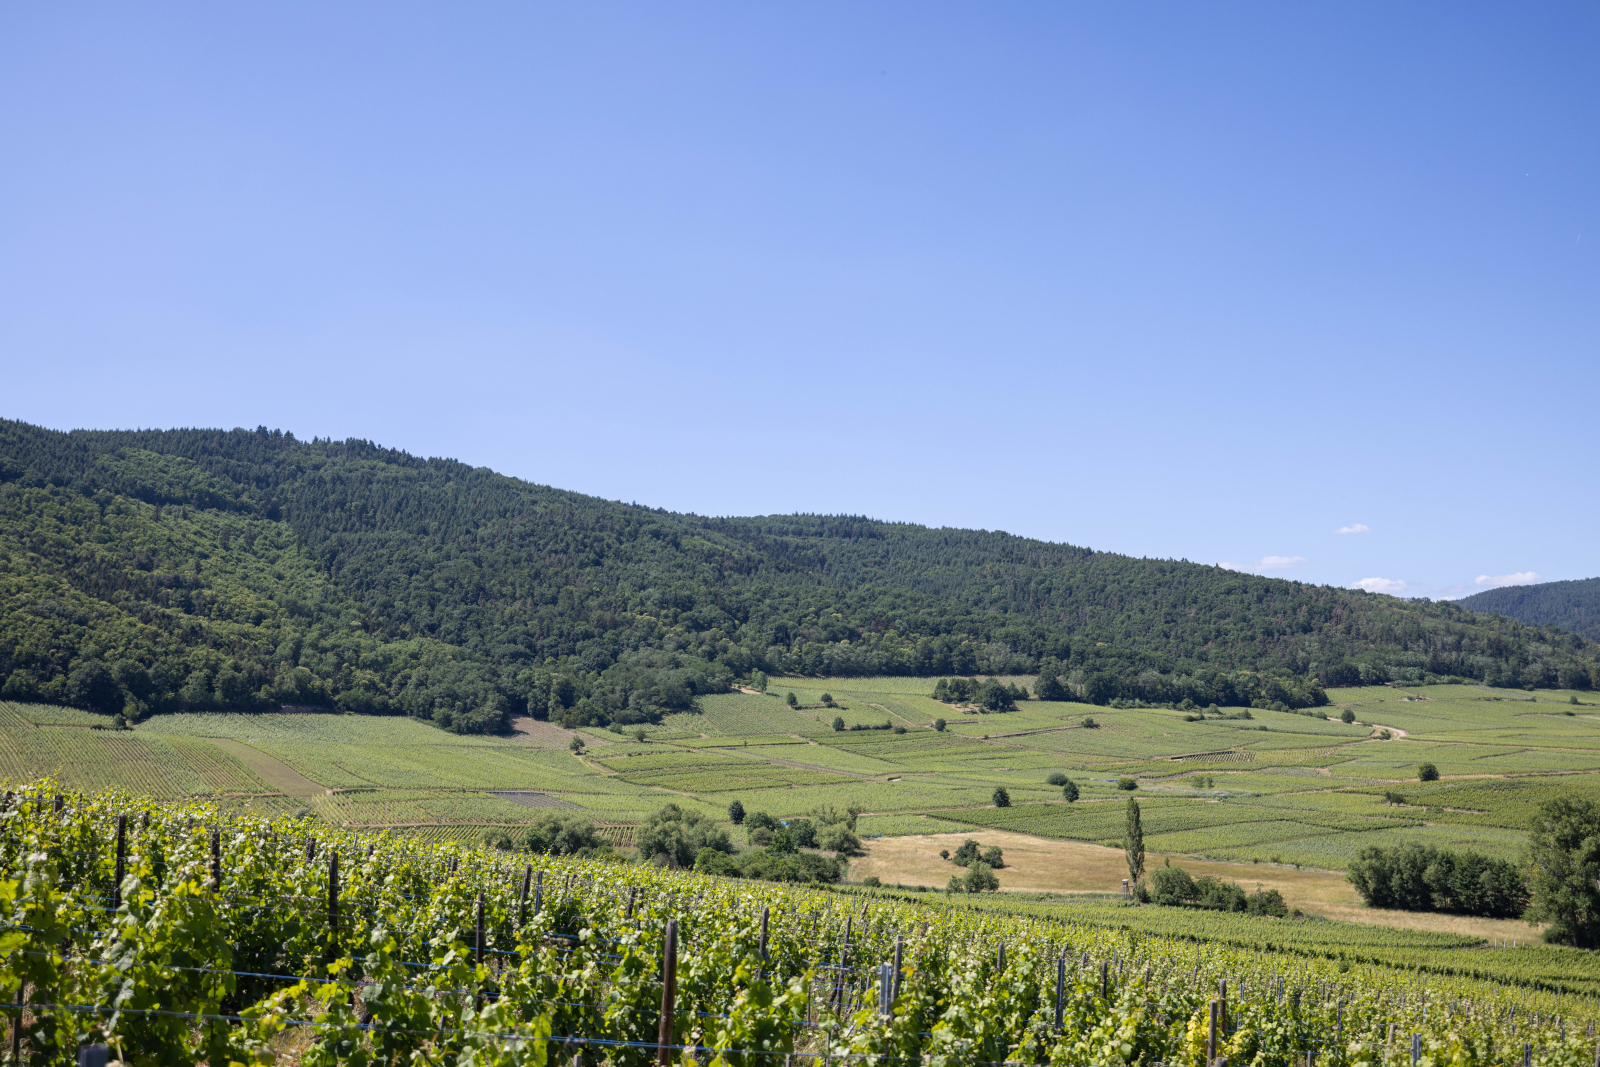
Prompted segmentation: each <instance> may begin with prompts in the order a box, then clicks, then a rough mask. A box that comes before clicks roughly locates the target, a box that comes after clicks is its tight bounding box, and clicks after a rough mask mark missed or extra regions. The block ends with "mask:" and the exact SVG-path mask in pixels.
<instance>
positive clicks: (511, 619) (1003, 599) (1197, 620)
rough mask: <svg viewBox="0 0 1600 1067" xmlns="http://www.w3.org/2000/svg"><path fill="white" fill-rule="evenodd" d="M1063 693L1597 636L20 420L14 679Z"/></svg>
mask: <svg viewBox="0 0 1600 1067" xmlns="http://www.w3.org/2000/svg"><path fill="white" fill-rule="evenodd" d="M1040 668H1045V669H1047V671H1048V672H1049V673H1051V674H1053V675H1055V676H1057V677H1058V678H1059V684H1060V692H1061V694H1062V695H1064V696H1065V697H1066V698H1067V699H1077V700H1085V701H1088V702H1091V703H1103V702H1106V701H1108V700H1111V699H1115V698H1119V697H1120V698H1127V699H1139V700H1145V701H1150V702H1167V701H1173V702H1181V701H1182V700H1184V699H1189V700H1192V701H1194V702H1195V703H1198V704H1210V703H1217V704H1221V705H1235V706H1237V705H1251V704H1254V705H1257V706H1273V705H1281V706H1288V707H1305V706H1314V705H1317V704H1320V703H1323V702H1325V701H1326V699H1327V698H1326V695H1325V692H1324V690H1325V689H1326V688H1327V687H1330V686H1339V685H1350V684H1357V683H1361V682H1376V681H1384V680H1407V681H1425V680H1438V679H1445V678H1463V679H1482V680H1486V681H1489V682H1493V683H1495V684H1499V685H1516V686H1551V685H1562V686H1579V687H1585V688H1586V687H1589V686H1590V685H1591V684H1594V683H1595V682H1597V681H1600V667H1597V664H1596V646H1595V645H1594V644H1592V643H1590V642H1588V641H1585V640H1584V639H1582V638H1580V637H1578V636H1576V635H1573V634H1570V633H1566V632H1562V631H1559V630H1555V629H1551V628H1537V627H1532V626H1527V625H1524V624H1522V623H1520V622H1517V621H1515V620H1513V619H1510V618H1505V617H1501V616H1486V615H1480V614H1475V613H1473V612H1470V611H1467V610H1464V609H1463V608H1461V607H1460V606H1458V605H1454V604H1442V603H1441V604H1435V603H1429V602H1427V601H1401V600H1396V599H1393V598H1390V597H1385V596H1380V595H1376V594H1369V593H1365V592H1361V591H1353V590H1344V589H1334V588H1329V587H1325V586H1311V585H1303V584H1300V583H1297V582H1288V581H1281V580H1276V579H1269V578H1260V577H1255V576H1252V575H1246V574H1240V573H1236V572H1233V571H1228V570H1223V569H1220V568H1217V567H1210V566H1203V565H1199V564H1192V563H1187V562H1177V561H1171V560H1148V559H1133V558H1130V557H1127V556H1120V555H1116V554H1113V553H1106V552H1095V551H1091V550H1090V549H1087V548H1077V547H1074V546H1071V545H1061V544H1051V543H1046V542H1040V541H1032V540H1028V539H1026V538H1021V537H1013V536H1011V535H1009V534H1005V533H998V532H996V533H990V532H986V531H975V530H950V529H928V528H925V527H921V526H915V525H909V524H903V523H886V522H878V521H874V520H871V519H866V518H856V517H842V516H810V515H792V516H768V517H762V518H739V519H717V518H702V517H699V516H695V515H681V514H674V513H672V512H667V511H663V510H659V509H652V508H648V507H640V506H637V505H625V504H620V503H614V502H610V501H605V500H600V499H597V498H594V497H588V496H583V495H581V494H578V493H572V492H566V491H562V490H558V489H552V488H549V487H546V486H539V485H532V484H529V483H527V482H523V481H519V480H517V479H515V478H508V477H505V476H503V475H499V474H496V473H494V472H493V471H490V470H487V469H485V468H481V467H478V468H474V467H469V466H467V465H465V464H463V463H458V462H455V461H453V460H443V459H420V458H417V457H415V456H411V455H408V454H406V453H404V452H400V451H395V450H391V449H386V448H381V447H379V446H377V445H374V444H371V443H369V442H366V441H356V440H351V441H327V440H311V441H301V440H297V439H296V438H295V437H294V435H293V434H291V433H283V432H280V431H277V430H272V431H269V430H267V429H266V428H264V427H262V428H258V429H256V430H254V431H248V430H232V431H221V430H172V431H154V430H149V431H74V432H71V433H60V432H56V431H51V430H45V429H41V428H39V427H35V426H30V425H27V424H25V423H20V422H9V421H0V680H3V688H0V697H4V698H5V699H30V700H50V701H60V702H68V703H74V704H77V705H80V706H83V707H88V708H92V709H95V710H98V711H103V712H106V713H107V714H112V713H117V712H121V713H123V714H124V715H126V716H131V717H138V716H142V715H144V714H148V713H150V712H154V711H177V710H204V709H214V708H223V707H227V708H249V707H276V706H278V705H279V704H291V705H313V706H338V707H344V708H346V709H349V710H353V711H359V712H370V713H405V714H409V715H413V716H416V717H418V718H424V719H428V720H431V721H433V722H436V723H438V724H439V725H441V726H444V727H446V728H449V729H454V730H458V731H462V732H477V731H486V730H496V729H500V728H503V726H504V724H505V722H506V719H507V716H509V715H512V714H521V713H528V714H532V715H535V716H539V717H550V718H553V719H556V720H558V721H562V722H566V723H568V724H574V725H576V724H602V723H607V722H621V723H635V722H643V721H651V720H654V719H658V718H659V717H660V716H661V715H662V714H664V713H666V712H668V711H671V710H673V709H682V708H687V707H690V706H691V705H692V701H693V698H694V696H695V695H696V694H699V693H706V692H715V691H720V690H724V689H726V688H727V687H728V686H729V685H730V684H731V683H732V682H733V681H735V680H736V679H739V678H742V677H747V676H749V675H750V674H751V672H754V671H758V670H759V671H765V672H768V673H800V674H824V675H864V674H917V675H977V674H1018V673H1031V672H1033V671H1036V670H1039V669H1040Z"/></svg>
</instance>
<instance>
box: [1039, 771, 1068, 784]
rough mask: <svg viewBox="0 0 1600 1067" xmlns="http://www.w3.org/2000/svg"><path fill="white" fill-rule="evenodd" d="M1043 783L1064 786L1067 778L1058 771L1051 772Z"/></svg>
mask: <svg viewBox="0 0 1600 1067" xmlns="http://www.w3.org/2000/svg"><path fill="white" fill-rule="evenodd" d="M1045 781H1047V782H1049V783H1050V784H1051V785H1066V784H1067V782H1068V778H1067V776H1066V775H1065V774H1062V773H1061V772H1060V771H1051V772H1050V777H1048V778H1046V779H1045Z"/></svg>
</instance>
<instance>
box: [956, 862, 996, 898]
mask: <svg viewBox="0 0 1600 1067" xmlns="http://www.w3.org/2000/svg"><path fill="white" fill-rule="evenodd" d="M961 887H962V888H963V889H965V890H966V891H967V892H968V893H993V892H994V891H996V890H997V889H999V888H1000V879H998V878H996V877H995V876H994V872H993V871H992V870H990V869H989V865H988V864H987V863H984V862H983V861H982V860H979V861H978V862H977V863H974V864H972V865H971V866H970V867H968V868H967V873H966V876H965V877H964V878H962V879H961Z"/></svg>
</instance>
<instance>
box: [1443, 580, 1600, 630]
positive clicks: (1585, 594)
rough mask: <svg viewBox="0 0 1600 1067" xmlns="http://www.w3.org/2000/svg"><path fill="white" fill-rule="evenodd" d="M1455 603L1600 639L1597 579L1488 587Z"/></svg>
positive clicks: (1532, 623) (1599, 591)
mask: <svg viewBox="0 0 1600 1067" xmlns="http://www.w3.org/2000/svg"><path fill="white" fill-rule="evenodd" d="M1456 603H1457V604H1460V605H1461V606H1462V607H1464V608H1466V609H1468V610H1469V611H1487V612H1493V613H1494V614H1496V615H1507V616H1510V617H1511V618H1513V619H1516V620H1517V621H1518V622H1522V623H1526V624H1527V625H1529V626H1559V627H1561V628H1562V629H1563V630H1571V631H1572V632H1573V633H1575V634H1581V635H1583V636H1584V637H1586V638H1588V639H1589V640H1590V641H1596V640H1600V578H1581V579H1578V580H1577V581H1571V582H1543V583H1541V584H1539V585H1514V586H1509V587H1507V588H1505V589H1490V590H1487V591H1486V592H1482V593H1474V594H1473V595H1472V596H1469V597H1463V598H1462V599H1460V600H1458V601H1456Z"/></svg>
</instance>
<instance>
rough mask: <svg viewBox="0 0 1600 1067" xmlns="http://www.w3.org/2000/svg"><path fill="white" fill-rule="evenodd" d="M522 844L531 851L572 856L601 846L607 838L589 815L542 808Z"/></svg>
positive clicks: (523, 837) (525, 833)
mask: <svg viewBox="0 0 1600 1067" xmlns="http://www.w3.org/2000/svg"><path fill="white" fill-rule="evenodd" d="M522 845H523V847H524V848H526V849H527V850H528V851H529V852H543V853H546V854H548V855H552V856H572V855H575V854H577V853H578V852H580V851H582V850H584V849H591V850H592V849H598V848H601V847H603V846H604V845H605V841H604V840H602V839H601V837H600V835H599V834H597V833H595V831H594V824H593V823H591V822H589V820H587V819H582V818H579V817H578V816H576V815H568V814H566V813H565V812H556V811H543V812H540V813H539V815H538V816H537V817H536V818H535V819H534V821H533V825H532V826H530V827H528V829H527V830H526V831H524V832H523V836H522Z"/></svg>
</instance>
